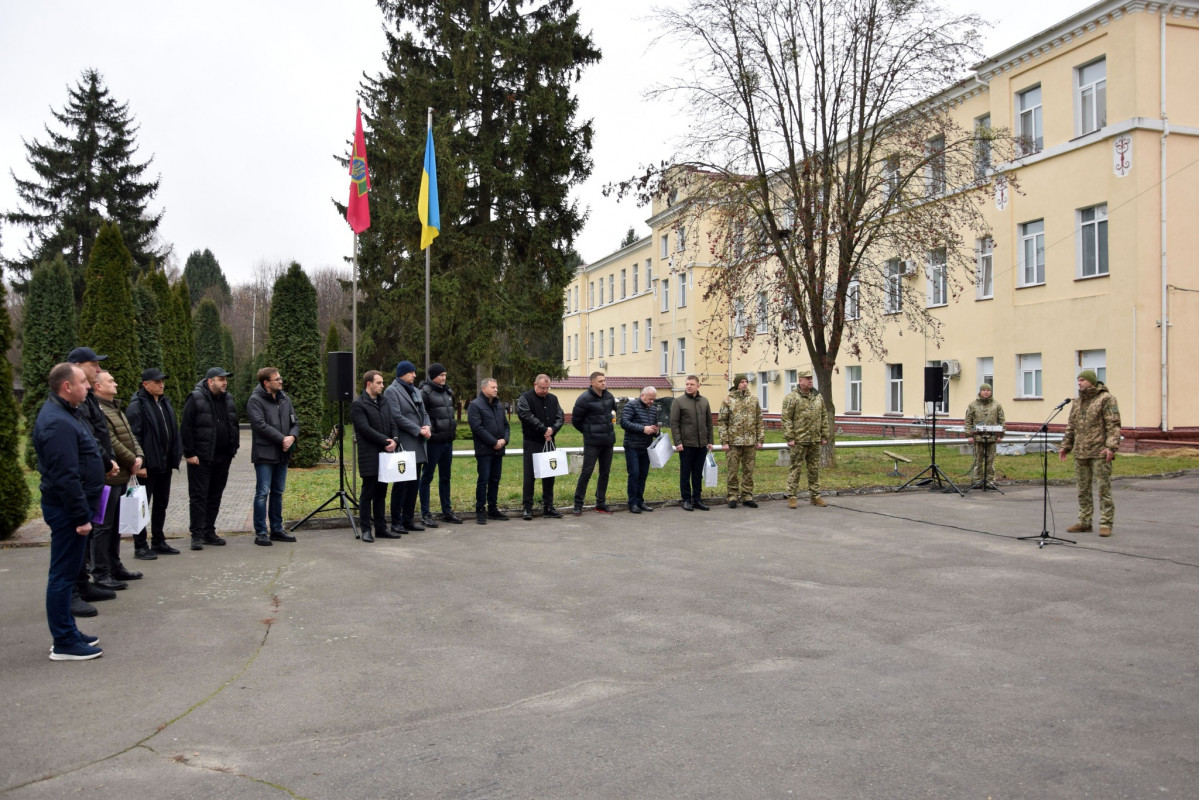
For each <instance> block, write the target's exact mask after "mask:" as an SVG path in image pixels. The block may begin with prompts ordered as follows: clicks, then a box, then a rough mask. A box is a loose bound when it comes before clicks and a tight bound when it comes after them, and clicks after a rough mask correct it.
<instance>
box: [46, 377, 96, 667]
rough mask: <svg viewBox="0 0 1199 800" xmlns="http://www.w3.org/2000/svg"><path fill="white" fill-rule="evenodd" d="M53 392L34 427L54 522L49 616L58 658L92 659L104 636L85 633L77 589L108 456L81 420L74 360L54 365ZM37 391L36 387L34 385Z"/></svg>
mask: <svg viewBox="0 0 1199 800" xmlns="http://www.w3.org/2000/svg"><path fill="white" fill-rule="evenodd" d="M49 383H50V397H49V399H48V400H47V401H46V402H45V403H44V404H43V405H42V410H41V411H40V412H39V413H38V416H37V422H36V423H35V424H34V428H33V447H34V450H35V451H36V452H37V467H38V471H39V472H40V473H41V475H42V482H41V492H42V516H43V517H44V518H45V520H46V524H47V525H48V526H50V573H49V576H48V578H47V581H46V622H47V623H48V624H49V626H50V635H51V636H53V637H54V644H53V646H51V648H50V660H52V661H86V660H88V659H92V658H97V657H98V656H100V655H102V654H103V651H102V650H101V649H100V648H99V647H97V646H96V645H98V644H99V643H100V640H99V639H98V638H97V637H95V636H87V635H85V634H83V633H80V631H79V628H78V627H77V626H76V624H75V616H74V614H73V613H72V611H71V595H72V592H73V591H74V588H75V582H76V578H77V577H78V575H79V570H80V569H81V568H82V567H83V562H84V560H85V558H86V550H87V537H88V533H89V532H90V531H91V529H92V524H91V520H92V517H93V516H94V515H95V513H96V510H97V508H98V507H99V505H100V493H101V492H102V491H103V489H104V471H105V462H104V459H103V457H102V456H101V455H100V448H99V446H98V445H97V444H96V440H95V438H94V437H93V436H92V435H91V434H90V433H89V432H88V431H87V430H86V429H85V427H84V426H83V424H82V423H81V422H80V420H79V411H78V408H79V405H80V404H81V403H83V402H84V401H85V399H86V398H87V392H88V382H87V378H86V376H85V375H84V373H83V370H81V369H80V368H79V367H77V366H75V365H73V364H66V363H64V364H58V365H56V366H55V367H54V369H52V370H50V376H49ZM30 391H32V387H30Z"/></svg>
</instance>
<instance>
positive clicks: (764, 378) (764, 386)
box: [758, 372, 770, 411]
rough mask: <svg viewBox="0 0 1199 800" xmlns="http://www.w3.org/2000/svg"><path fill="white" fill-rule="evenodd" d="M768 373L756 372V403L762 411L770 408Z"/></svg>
mask: <svg viewBox="0 0 1199 800" xmlns="http://www.w3.org/2000/svg"><path fill="white" fill-rule="evenodd" d="M769 379H770V375H769V374H768V373H765V372H759V373H758V405H760V406H761V407H762V410H763V411H766V410H768V409H769V408H770V380H769Z"/></svg>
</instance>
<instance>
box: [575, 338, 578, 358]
mask: <svg viewBox="0 0 1199 800" xmlns="http://www.w3.org/2000/svg"><path fill="white" fill-rule="evenodd" d="M578 357H579V334H577V333H576V334H575V358H576V359H578Z"/></svg>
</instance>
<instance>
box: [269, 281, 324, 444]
mask: <svg viewBox="0 0 1199 800" xmlns="http://www.w3.org/2000/svg"><path fill="white" fill-rule="evenodd" d="M266 347H267V364H268V365H269V366H272V367H274V368H275V369H277V370H279V374H280V375H282V376H283V380H284V383H283V387H284V391H285V392H287V395H288V397H290V398H291V403H292V405H293V406H294V407H295V410H296V416H297V417H298V418H299V420H300V436H299V438H298V439H297V440H296V444H295V449H296V452H295V453H294V454H293V455H292V457H291V465H292V466H294V467H311V466H313V465H314V464H316V463H317V461H318V460H319V459H320V453H321V447H320V444H321V437H322V436H323V435H324V433H323V432H322V431H321V429H320V425H321V416H322V412H323V410H324V409H323V406H322V404H321V394H322V392H321V383H320V381H319V380H314V378H319V376H320V374H321V333H320V329H319V328H318V327H317V314H316V287H315V286H313V285H312V281H311V280H309V279H308V276H307V275H305V274H304V270H303V269H301V268H300V265H299V264H297V263H295V262H292V264H291V266H290V267H289V268H288V270H287V272H285V273H284V274H282V275H280V276H279V278H278V279H277V280H276V281H275V287H274V290H273V293H272V295H271V318H270V323H269V332H268V333H267V345H266Z"/></svg>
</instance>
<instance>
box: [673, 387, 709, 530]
mask: <svg viewBox="0 0 1199 800" xmlns="http://www.w3.org/2000/svg"><path fill="white" fill-rule="evenodd" d="M684 387H685V390H684V392H683V395H682V396H681V397H676V398H675V400H674V402H673V403H671V404H670V430H671V432H672V433H673V434H674V436H675V439H674V449H675V450H677V451H678V452H679V493H680V494H681V495H682V497H683V510H684V511H693V510H695V509H699V510H700V511H707V510H708V506H707V505H706V504H705V503H704V462H705V461H706V460H707V458H708V453H710V452H712V447H713V437H712V407H711V405H709V404H708V398H706V397H704V396H703V395H702V394H700V393H699V376H698V375H688V376H687V380H686V382H685V383H684Z"/></svg>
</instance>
